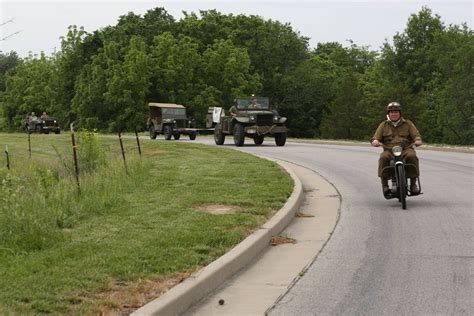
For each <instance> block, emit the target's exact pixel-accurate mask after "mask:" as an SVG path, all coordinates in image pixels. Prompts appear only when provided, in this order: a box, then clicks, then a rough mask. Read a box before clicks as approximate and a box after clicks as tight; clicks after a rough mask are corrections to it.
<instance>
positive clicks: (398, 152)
mask: <svg viewBox="0 0 474 316" xmlns="http://www.w3.org/2000/svg"><path fill="white" fill-rule="evenodd" d="M392 153H393V155H394V156H395V157H398V156H400V155H401V154H402V147H400V146H394V147H393V148H392Z"/></svg>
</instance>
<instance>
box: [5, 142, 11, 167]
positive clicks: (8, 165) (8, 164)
mask: <svg viewBox="0 0 474 316" xmlns="http://www.w3.org/2000/svg"><path fill="white" fill-rule="evenodd" d="M5 156H7V169H8V170H10V157H9V156H8V145H5Z"/></svg>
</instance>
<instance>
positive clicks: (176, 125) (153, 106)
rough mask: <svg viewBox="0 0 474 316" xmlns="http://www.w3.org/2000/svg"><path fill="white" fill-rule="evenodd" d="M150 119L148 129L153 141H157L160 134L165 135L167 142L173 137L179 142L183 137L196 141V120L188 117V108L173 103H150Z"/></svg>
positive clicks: (147, 123) (147, 124)
mask: <svg viewBox="0 0 474 316" xmlns="http://www.w3.org/2000/svg"><path fill="white" fill-rule="evenodd" d="M148 107H149V113H150V114H149V117H148V119H147V122H146V127H147V129H148V131H149V133H150V138H151V139H156V136H157V135H158V134H163V135H164V137H165V139H166V140H170V139H171V137H173V138H174V139H176V140H178V139H179V138H180V137H181V135H188V136H189V139H190V140H195V139H196V135H197V130H196V129H195V128H194V120H193V119H190V118H188V117H187V115H186V108H185V107H184V106H182V105H180V104H173V103H148Z"/></svg>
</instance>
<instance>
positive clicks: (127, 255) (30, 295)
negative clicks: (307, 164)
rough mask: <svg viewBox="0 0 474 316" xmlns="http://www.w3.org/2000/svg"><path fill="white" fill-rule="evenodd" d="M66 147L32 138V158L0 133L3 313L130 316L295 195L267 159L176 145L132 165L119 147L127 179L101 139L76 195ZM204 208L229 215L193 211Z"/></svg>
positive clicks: (162, 145) (23, 142)
mask: <svg viewBox="0 0 474 316" xmlns="http://www.w3.org/2000/svg"><path fill="white" fill-rule="evenodd" d="M70 139H71V138H70V135H69V134H61V135H31V140H32V158H31V159H30V158H29V154H28V142H27V136H26V135H23V134H0V146H1V148H2V153H3V150H4V146H5V145H8V149H9V152H10V164H11V169H10V170H7V169H6V161H5V155H2V157H1V158H0V165H1V166H0V203H1V204H0V314H97V313H117V312H124V311H126V312H127V311H128V312H129V311H131V310H133V309H134V308H136V307H138V306H140V305H141V304H143V303H144V302H145V301H146V300H147V299H150V298H152V296H153V295H156V294H153V293H151V292H154V293H156V292H157V288H160V286H161V285H160V284H164V283H165V282H164V281H166V280H171V284H173V283H176V282H178V281H179V279H177V280H175V281H173V280H172V279H173V278H176V277H178V278H179V277H181V276H180V275H181V273H187V272H192V271H195V270H197V269H199V268H200V267H202V266H205V265H207V264H209V263H210V262H212V261H213V260H215V259H216V258H218V257H219V256H221V255H222V254H224V253H225V252H227V251H228V250H229V249H230V248H232V247H233V246H235V245H236V244H237V243H238V242H240V241H241V240H242V239H244V238H245V236H246V235H248V234H249V233H250V232H251V231H252V230H255V229H256V228H258V227H259V225H261V224H262V223H263V222H264V221H265V220H266V219H267V218H269V217H270V216H271V215H272V212H274V211H275V210H277V209H278V208H280V207H281V206H282V205H283V204H284V202H285V201H286V200H287V198H288V197H289V195H290V194H291V191H292V187H293V185H292V182H291V179H290V178H289V177H288V175H286V174H285V173H284V172H283V171H282V170H281V169H280V168H279V167H278V166H277V165H276V164H275V163H273V162H270V161H266V160H263V159H259V158H256V157H253V156H250V155H247V154H244V153H241V152H237V151H234V150H231V149H222V148H217V147H211V146H204V145H198V144H191V143H184V142H179V141H161V140H158V141H149V140H143V141H142V142H141V144H142V152H143V155H142V157H141V158H140V157H139V156H138V154H137V149H136V142H135V140H134V139H124V143H125V149H126V153H127V164H128V169H129V172H128V175H127V174H125V171H124V167H123V161H122V157H121V154H120V147H119V143H118V139H117V138H116V137H110V136H107V137H100V145H101V147H102V148H103V149H104V152H105V153H106V161H107V163H106V164H103V165H100V167H98V168H97V170H96V171H94V172H89V173H88V174H86V175H81V178H80V184H81V194H78V192H77V187H76V184H75V179H74V177H73V176H72V173H71V171H72V163H71V161H72V149H71V145H70ZM80 145H81V144H80ZM83 145H85V144H83ZM81 148H85V146H82V147H79V150H81ZM211 204H224V205H232V206H238V208H237V209H238V211H237V212H234V213H231V214H223V215H215V214H210V213H206V212H202V211H198V210H197V208H198V207H199V206H206V205H211ZM147 282H148V283H147ZM147 284H148V285H147ZM150 284H154V285H150ZM156 285H158V287H157V286H156ZM163 287H164V288H166V286H165V285H163ZM158 292H159V291H158ZM117 294H120V295H117Z"/></svg>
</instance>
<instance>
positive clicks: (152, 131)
mask: <svg viewBox="0 0 474 316" xmlns="http://www.w3.org/2000/svg"><path fill="white" fill-rule="evenodd" d="M148 131H149V132H150V139H156V134H157V133H156V130H155V126H153V125H150V128H149V129H148Z"/></svg>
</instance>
